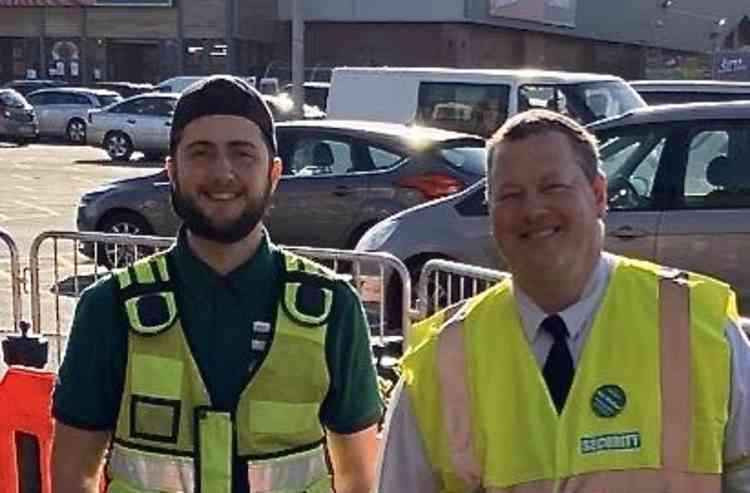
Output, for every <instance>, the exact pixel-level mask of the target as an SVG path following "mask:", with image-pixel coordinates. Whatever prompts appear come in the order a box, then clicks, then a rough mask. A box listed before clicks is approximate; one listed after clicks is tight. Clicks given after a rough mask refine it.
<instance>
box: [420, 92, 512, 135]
mask: <svg viewBox="0 0 750 493" xmlns="http://www.w3.org/2000/svg"><path fill="white" fill-rule="evenodd" d="M509 94H510V86H508V85H504V84H466V83H458V82H422V83H420V84H419V103H418V107H417V114H416V117H415V123H417V124H419V125H425V126H431V127H438V128H445V129H448V130H457V131H461V132H468V133H473V134H478V135H482V136H484V137H489V136H490V135H492V134H493V133H494V132H495V130H497V128H498V127H500V125H502V123H503V122H504V121H505V119H506V118H507V117H508V95H509Z"/></svg>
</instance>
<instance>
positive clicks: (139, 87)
mask: <svg viewBox="0 0 750 493" xmlns="http://www.w3.org/2000/svg"><path fill="white" fill-rule="evenodd" d="M94 88H96V89H107V90H110V91H115V92H116V93H117V94H119V95H120V96H122V97H123V98H129V97H132V96H137V95H138V94H144V93H147V92H154V91H155V88H154V85H153V84H142V83H134V82H97V83H96V84H94Z"/></svg>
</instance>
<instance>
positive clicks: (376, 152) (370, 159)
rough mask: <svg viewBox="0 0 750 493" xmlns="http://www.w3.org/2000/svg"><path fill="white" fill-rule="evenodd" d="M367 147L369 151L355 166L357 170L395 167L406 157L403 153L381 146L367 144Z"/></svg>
mask: <svg viewBox="0 0 750 493" xmlns="http://www.w3.org/2000/svg"><path fill="white" fill-rule="evenodd" d="M366 149H367V153H366V154H365V155H364V156H363V159H361V160H358V161H363V162H358V163H357V166H356V167H355V168H356V170H357V171H374V170H385V169H389V168H393V167H394V166H396V165H397V164H399V163H400V162H401V161H403V159H404V156H403V155H401V154H396V153H395V152H391V151H386V150H385V149H381V148H379V147H373V146H366Z"/></svg>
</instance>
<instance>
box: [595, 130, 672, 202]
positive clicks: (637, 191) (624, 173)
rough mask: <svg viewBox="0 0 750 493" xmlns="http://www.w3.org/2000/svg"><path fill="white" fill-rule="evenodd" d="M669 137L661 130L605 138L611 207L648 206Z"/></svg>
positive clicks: (602, 150)
mask: <svg viewBox="0 0 750 493" xmlns="http://www.w3.org/2000/svg"><path fill="white" fill-rule="evenodd" d="M665 143H666V137H665V136H664V135H663V133H661V132H658V131H645V132H639V133H626V134H623V135H612V136H608V137H605V138H604V139H603V141H602V143H601V145H600V153H601V163H602V170H603V171H604V173H605V174H606V175H607V181H608V183H607V185H608V200H609V204H608V205H609V208H610V209H612V210H639V209H649V208H651V207H652V205H653V191H654V181H655V179H656V172H657V170H658V167H659V162H660V161H661V156H662V153H663V152H664V145H665Z"/></svg>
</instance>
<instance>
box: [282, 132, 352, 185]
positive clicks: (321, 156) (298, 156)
mask: <svg viewBox="0 0 750 493" xmlns="http://www.w3.org/2000/svg"><path fill="white" fill-rule="evenodd" d="M352 150H353V145H352V143H350V142H347V141H341V140H336V139H331V138H316V137H313V138H303V139H300V140H299V141H297V145H296V146H295V148H294V152H293V153H292V162H291V171H292V173H293V174H295V175H297V176H321V175H341V174H346V173H352V172H354V171H355V167H354V164H353V159H352Z"/></svg>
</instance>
